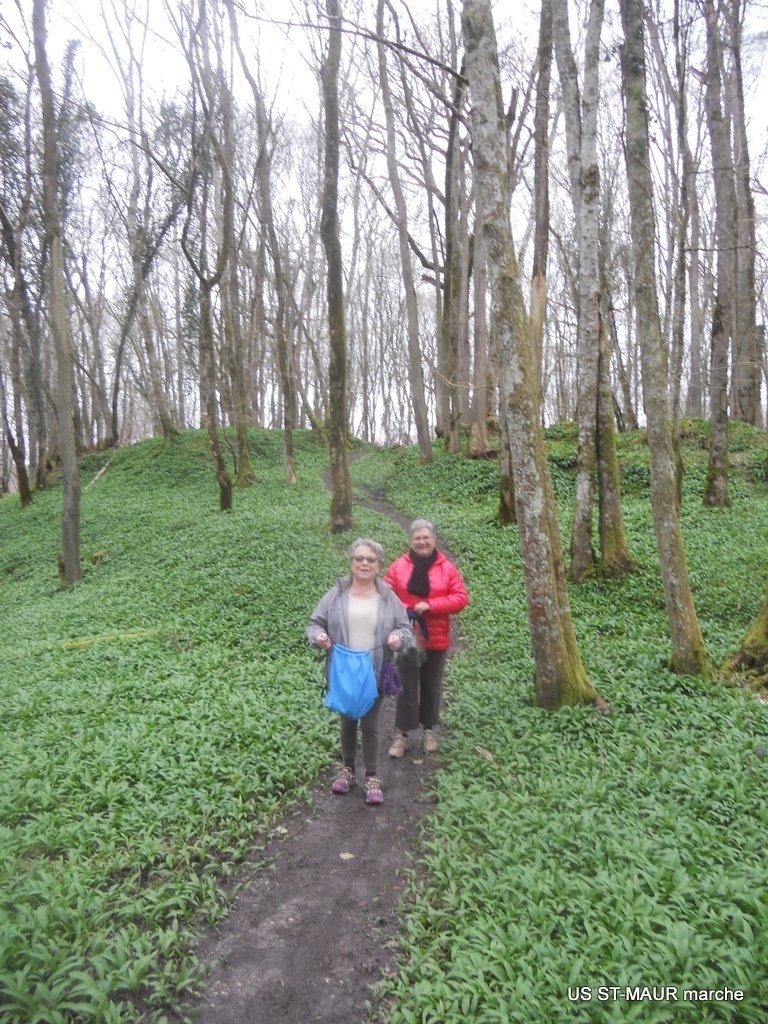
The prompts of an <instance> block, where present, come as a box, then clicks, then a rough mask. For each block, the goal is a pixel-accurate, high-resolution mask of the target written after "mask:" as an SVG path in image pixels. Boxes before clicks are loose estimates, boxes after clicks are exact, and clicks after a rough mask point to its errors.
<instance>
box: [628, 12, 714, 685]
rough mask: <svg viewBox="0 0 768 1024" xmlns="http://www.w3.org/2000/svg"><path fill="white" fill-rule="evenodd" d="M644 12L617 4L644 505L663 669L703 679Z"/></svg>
mask: <svg viewBox="0 0 768 1024" xmlns="http://www.w3.org/2000/svg"><path fill="white" fill-rule="evenodd" d="M643 7H644V5H643V0H621V17H622V23H623V26H624V46H623V52H622V76H623V88H624V99H625V104H626V111H627V141H626V161H627V177H628V183H629V206H630V228H631V238H632V247H633V250H634V254H635V256H634V259H635V268H634V288H635V295H634V301H635V309H636V313H637V323H638V331H639V333H640V351H641V361H642V367H643V391H644V396H645V410H646V417H647V423H648V443H649V448H650V457H651V505H652V509H653V524H654V529H655V533H656V544H657V547H658V551H659V558H660V560H661V575H662V582H663V586H664V597H665V604H666V610H667V620H668V623H669V629H670V634H671V639H672V657H671V660H670V668H671V669H672V670H673V671H674V672H678V673H686V674H691V675H697V674H698V675H706V676H708V675H709V674H710V673H711V665H710V661H709V657H708V655H707V651H706V648H705V646H704V639H703V637H702V634H701V629H700V627H699V621H698V618H697V615H696V609H695V607H694V604H693V595H692V593H691V586H690V580H689V577H688V567H687V564H686V560H685V551H684V547H683V536H682V531H681V528H680V512H679V504H678V496H677V477H676V462H675V450H674V445H673V443H672V430H671V424H670V416H669V391H668V369H667V355H666V350H665V348H664V343H663V338H662V334H661V322H660V318H659V308H658V303H657V298H656V296H657V290H656V271H655V263H654V260H655V257H654V254H655V251H656V231H655V220H654V211H653V199H652V196H653V183H652V177H651V159H650V144H649V138H648V111H647V94H646V70H645V41H644V31H643Z"/></svg>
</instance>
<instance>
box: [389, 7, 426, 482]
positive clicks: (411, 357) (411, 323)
mask: <svg viewBox="0 0 768 1024" xmlns="http://www.w3.org/2000/svg"><path fill="white" fill-rule="evenodd" d="M384 7H385V0H379V2H378V4H377V8H376V33H377V52H378V58H379V88H380V89H381V101H382V103H383V105H384V116H385V118H386V125H387V170H388V172H389V184H390V187H391V189H392V195H393V198H394V203H395V216H396V224H397V238H398V242H399V245H400V262H401V265H402V273H403V288H404V290H405V327H406V332H407V337H408V374H409V377H410V382H411V397H412V402H413V418H414V421H415V423H416V440H417V444H418V446H419V456H420V458H421V461H422V462H429V461H430V460H431V458H432V440H431V438H430V434H429V419H428V416H427V401H426V397H425V394H424V373H423V370H422V366H421V346H420V345H419V307H418V300H417V297H416V285H415V283H414V280H413V267H412V265H411V249H410V244H409V239H408V207H407V205H406V202H405V196H404V195H403V189H402V185H401V184H400V171H399V168H398V164H397V152H396V140H395V118H394V110H393V107H392V97H391V94H390V88H389V77H388V72H387V57H386V50H385V47H384V42H383V35H384Z"/></svg>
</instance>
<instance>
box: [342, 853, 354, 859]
mask: <svg viewBox="0 0 768 1024" xmlns="http://www.w3.org/2000/svg"><path fill="white" fill-rule="evenodd" d="M339 856H340V857H341V859H342V860H354V859H355V855H354V853H347V852H344V853H340V854H339Z"/></svg>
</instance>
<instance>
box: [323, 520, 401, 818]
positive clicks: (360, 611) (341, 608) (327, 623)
mask: <svg viewBox="0 0 768 1024" xmlns="http://www.w3.org/2000/svg"><path fill="white" fill-rule="evenodd" d="M383 564H384V551H383V550H382V547H381V545H380V544H377V542H376V541H374V540H367V539H364V538H362V537H359V538H358V539H357V540H356V541H354V542H353V543H352V544H351V546H350V549H349V566H350V572H349V575H348V576H343V577H342V578H341V579H339V580H338V581H337V583H336V585H335V586H334V587H331V589H330V590H329V591H328V592H327V593H325V594H324V595H323V596H322V597H321V598H320V601H319V602H318V604H317V607H316V608H315V610H314V611H313V612H312V615H311V616H310V619H309V625H308V626H307V632H306V636H307V640H308V641H309V642H310V644H312V645H313V646H314V647H318V648H320V649H321V650H324V651H329V652H330V653H329V657H331V658H332V657H333V650H332V649H333V645H334V644H342V645H343V646H344V647H349V648H350V649H351V650H355V651H369V652H370V655H371V660H372V662H373V668H374V672H375V675H376V679H377V681H379V696H378V697H377V698H376V700H375V701H374V703H373V707H372V708H371V710H370V711H369V712H368V713H367V714H366V715H364V717H363V718H361V719H356V718H348V717H347V716H346V715H340V716H339V718H340V723H341V724H340V732H341V754H342V759H343V764H342V766H341V769H340V770H339V773H338V775H337V776H336V778H335V779H334V781H333V785H332V786H331V791H332V792H333V793H338V794H340V795H342V794H345V793H348V792H349V790H350V789H351V787H352V786H353V785H354V784H355V757H356V754H357V733H358V728H357V726H358V721H359V722H360V731H361V733H362V746H363V761H364V763H365V800H366V803H369V804H380V803H382V802H383V800H384V795H383V793H382V790H381V782H380V781H379V778H378V759H379V721H380V719H381V706H382V703H383V697H382V694H381V673H382V669H383V666H384V650H385V647H388V648H389V649H390V650H391V651H397V650H400V648H401V647H405V646H409V645H411V644H413V643H414V635H413V630H412V629H411V626H410V622H409V620H408V612H407V611H406V610H405V606H404V605H403V603H402V601H401V600H400V598H399V597H397V596H396V594H395V592H394V591H393V590H392V588H391V587H390V586H389V584H388V583H384V581H383V580H381V579H380V578H379V575H378V574H379V572H380V571H381V568H382V566H383Z"/></svg>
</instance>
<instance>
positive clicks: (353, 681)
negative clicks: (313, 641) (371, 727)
mask: <svg viewBox="0 0 768 1024" xmlns="http://www.w3.org/2000/svg"><path fill="white" fill-rule="evenodd" d="M378 695H379V689H378V687H377V685H376V676H375V674H374V671H373V662H372V661H371V655H370V653H369V652H368V651H353V650H351V649H350V648H349V647H344V646H343V644H334V645H333V650H332V651H331V664H330V666H329V671H328V693H327V694H326V696H325V706H326V707H327V708H330V709H331V711H337V712H338V713H339V714H340V715H346V716H347V717H348V718H362V717H363V716H364V715H367V714H368V712H369V711H370V710H371V708H372V707H373V702H374V701H375V700H376V698H377V697H378Z"/></svg>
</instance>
